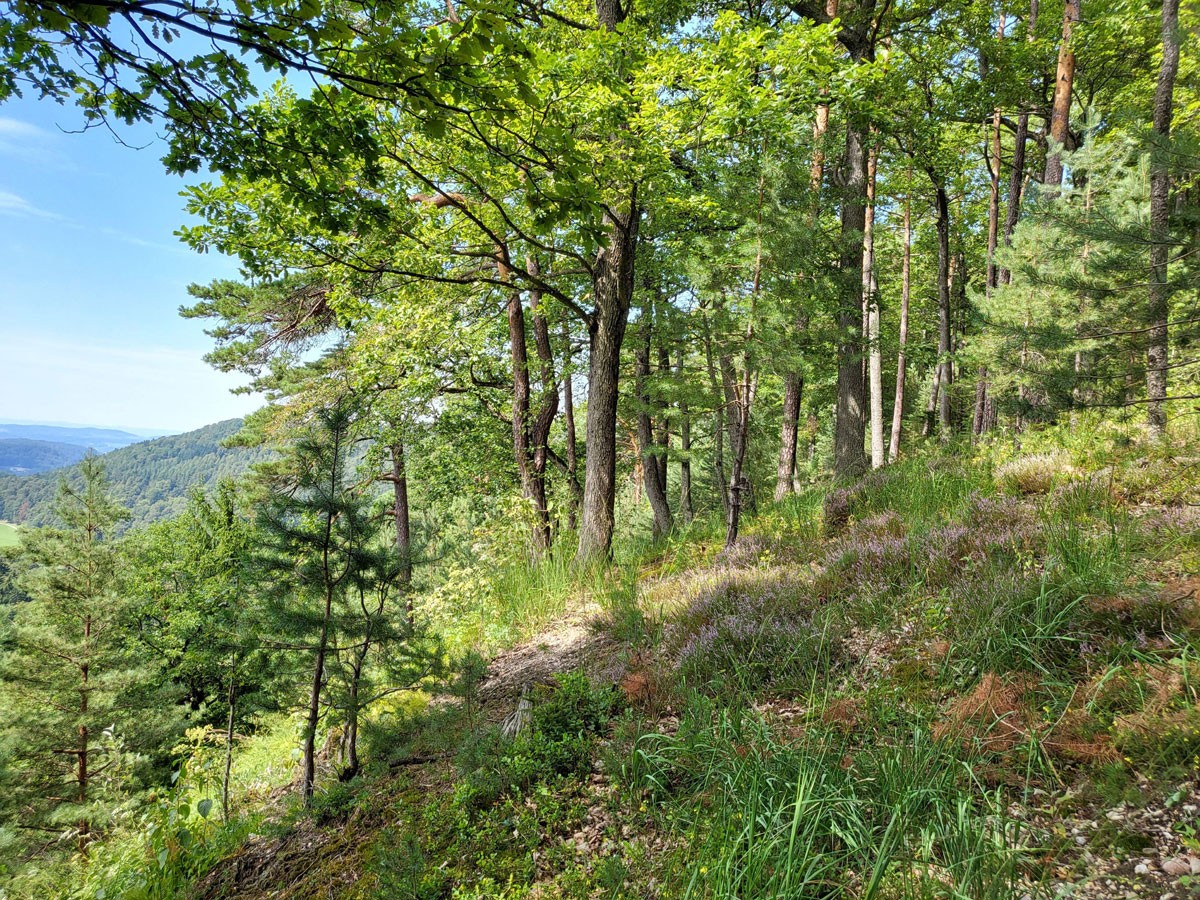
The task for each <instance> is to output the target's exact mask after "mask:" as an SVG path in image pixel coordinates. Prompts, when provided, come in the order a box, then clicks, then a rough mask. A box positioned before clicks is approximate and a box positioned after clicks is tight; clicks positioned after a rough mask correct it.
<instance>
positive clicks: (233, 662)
mask: <svg viewBox="0 0 1200 900" xmlns="http://www.w3.org/2000/svg"><path fill="white" fill-rule="evenodd" d="M225 699H226V702H227V703H228V705H229V716H228V717H227V719H226V721H225V771H224V773H223V774H222V776H221V821H222V822H228V821H229V783H230V780H231V776H232V775H233V723H234V721H235V716H234V712H235V709H236V706H237V654H236V653H234V654H233V655H232V656H231V657H230V659H229V690H228V691H227V693H226V698H225Z"/></svg>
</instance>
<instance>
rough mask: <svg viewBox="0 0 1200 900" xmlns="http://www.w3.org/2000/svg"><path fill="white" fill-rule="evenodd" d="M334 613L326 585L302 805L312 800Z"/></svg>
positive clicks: (306, 739) (307, 732) (307, 725)
mask: <svg viewBox="0 0 1200 900" xmlns="http://www.w3.org/2000/svg"><path fill="white" fill-rule="evenodd" d="M332 617H333V588H332V587H326V589H325V614H324V616H323V617H322V619H321V636H320V638H319V639H318V640H317V658H316V659H315V660H314V661H313V677H312V685H311V687H310V688H309V692H308V720H307V721H306V722H305V728H304V757H303V761H302V764H301V768H302V775H301V782H300V793H301V796H302V797H304V804H305V806H307V805H309V804H310V803H311V802H312V796H313V786H314V785H315V784H316V780H317V755H316V742H317V725H318V724H320V721H321V685H322V684H323V683H324V681H325V655H326V653H327V652H328V650H329V623H330V619H331V618H332Z"/></svg>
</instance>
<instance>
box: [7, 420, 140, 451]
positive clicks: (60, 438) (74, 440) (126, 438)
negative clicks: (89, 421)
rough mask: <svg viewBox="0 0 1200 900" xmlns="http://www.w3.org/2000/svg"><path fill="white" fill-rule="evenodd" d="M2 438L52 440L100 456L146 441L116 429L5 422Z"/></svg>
mask: <svg viewBox="0 0 1200 900" xmlns="http://www.w3.org/2000/svg"><path fill="white" fill-rule="evenodd" d="M0 439H4V440H17V439H20V440H27V441H53V442H55V443H59V444H73V445H75V446H77V447H82V448H83V449H85V450H87V449H89V448H90V449H92V450H95V451H96V452H97V453H108V452H109V451H111V450H120V449H121V448H122V447H128V446H129V445H130V444H136V443H138V442H139V441H144V440H145V439H146V438H145V437H139V436H138V435H136V434H132V433H131V432H128V431H121V430H119V429H116V428H86V427H71V426H66V425H14V424H11V423H3V424H0Z"/></svg>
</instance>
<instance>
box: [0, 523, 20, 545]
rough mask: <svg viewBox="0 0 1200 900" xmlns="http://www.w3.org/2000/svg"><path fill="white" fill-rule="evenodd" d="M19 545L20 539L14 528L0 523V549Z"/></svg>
mask: <svg viewBox="0 0 1200 900" xmlns="http://www.w3.org/2000/svg"><path fill="white" fill-rule="evenodd" d="M19 543H21V539H20V537H19V536H18V534H17V528H16V526H15V525H9V524H8V523H7V522H0V547H15V546H17V544H19Z"/></svg>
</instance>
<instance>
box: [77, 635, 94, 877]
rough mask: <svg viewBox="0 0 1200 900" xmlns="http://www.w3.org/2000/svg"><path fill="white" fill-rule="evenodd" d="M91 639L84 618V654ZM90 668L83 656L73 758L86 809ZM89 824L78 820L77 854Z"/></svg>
mask: <svg viewBox="0 0 1200 900" xmlns="http://www.w3.org/2000/svg"><path fill="white" fill-rule="evenodd" d="M91 638H92V617H91V616H85V617H84V620H83V645H84V648H85V649H84V653H85V654H87V653H88V652H89V650H90V644H91ZM90 674H91V666H90V664H89V663H88V660H87V656H86V655H85V657H84V661H83V664H82V665H80V667H79V748H78V750H76V756H75V778H76V781H77V782H78V783H77V785H76V789H77V793H76V799H77V800H78V802H79V805H80V806H81V807H84V808H86V806H87V799H88V779H89V778H90V777H91V773H90V772H89V771H88V744H89V742H90V741H91V734H90V732H89V729H88V724H87V716H88V697H89V695H90V694H91V692H92V685H91V683H90ZM91 838H92V835H91V822H90V821H89V820H88V818H87V814H86V813H84V817H83V818H82V819H80V820H79V852H80V853H84V854H86V853H87V850H88V844H89V843H91Z"/></svg>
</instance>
